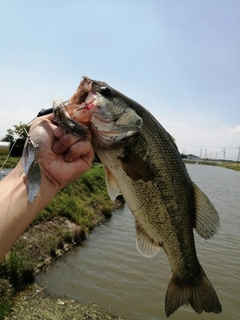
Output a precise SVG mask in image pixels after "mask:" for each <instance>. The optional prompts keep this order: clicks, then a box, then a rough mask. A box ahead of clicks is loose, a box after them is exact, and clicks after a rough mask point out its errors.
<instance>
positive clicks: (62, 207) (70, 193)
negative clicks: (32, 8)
mask: <svg viewBox="0 0 240 320" xmlns="http://www.w3.org/2000/svg"><path fill="white" fill-rule="evenodd" d="M116 206H117V204H116V203H115V202H113V201H111V200H110V199H109V196H108V192H107V188H106V184H105V177H104V169H103V166H102V165H96V166H93V167H92V168H91V169H90V170H88V171H87V172H86V173H85V174H84V175H83V176H82V177H81V178H80V179H78V180H76V181H75V182H73V183H72V184H70V185H68V186H66V187H65V188H63V190H61V191H60V192H59V193H58V194H57V195H56V197H55V198H54V199H53V201H52V202H51V203H50V204H49V205H48V206H47V207H46V208H45V209H44V210H42V211H41V212H40V214H39V215H38V217H37V218H36V219H35V220H34V222H33V223H32V224H31V226H30V227H29V228H28V230H27V232H26V233H25V234H24V235H23V236H21V237H20V238H19V240H18V241H17V242H16V243H15V244H14V246H13V247H12V248H11V250H10V251H9V253H8V254H7V255H6V257H5V259H4V260H3V262H1V263H0V303H1V304H0V320H1V319H3V317H4V315H7V313H8V312H9V310H10V307H11V299H9V297H8V294H7V293H6V292H5V293H4V292H3V290H2V288H1V287H2V284H1V281H6V283H8V287H9V288H13V291H18V290H21V289H22V288H24V286H26V284H29V283H31V282H33V281H34V275H35V272H36V270H39V268H40V269H44V268H46V261H49V259H53V258H56V257H58V256H59V250H60V252H61V250H62V249H64V247H66V246H67V245H69V246H71V245H73V244H80V243H81V241H82V240H83V239H84V238H85V235H86V233H87V232H89V231H90V230H91V229H92V228H93V227H94V226H96V225H97V224H98V222H99V221H101V220H102V219H103V218H104V217H106V218H109V217H110V216H111V213H112V211H113V210H114V209H115V208H116ZM66 221H68V222H67V223H68V225H69V224H72V225H73V228H68V227H67V225H66ZM49 257H50V258H49ZM42 266H43V267H42ZM1 317H2V318H1Z"/></svg>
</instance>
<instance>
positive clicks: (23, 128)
mask: <svg viewBox="0 0 240 320" xmlns="http://www.w3.org/2000/svg"><path fill="white" fill-rule="evenodd" d="M29 129H30V126H29V125H26V124H24V123H21V122H20V123H19V125H17V124H15V125H14V129H8V130H7V134H6V135H5V137H4V138H3V139H2V140H3V141H9V142H11V145H10V148H12V146H13V144H14V147H13V149H12V151H11V156H12V157H20V156H21V155H22V150H23V147H24V143H25V140H26V137H27V133H28V132H29Z"/></svg>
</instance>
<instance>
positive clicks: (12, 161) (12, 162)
mask: <svg viewBox="0 0 240 320" xmlns="http://www.w3.org/2000/svg"><path fill="white" fill-rule="evenodd" d="M6 158H7V154H1V155H0V168H1V167H2V165H3V164H4V162H5V160H6ZM19 160H20V158H17V157H9V158H8V160H7V161H6V163H5V164H4V168H14V167H16V165H17V163H18V161H19Z"/></svg>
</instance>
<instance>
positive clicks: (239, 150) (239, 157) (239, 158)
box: [237, 147, 240, 165]
mask: <svg viewBox="0 0 240 320" xmlns="http://www.w3.org/2000/svg"><path fill="white" fill-rule="evenodd" d="M239 161H240V147H238V159H237V165H238V163H239Z"/></svg>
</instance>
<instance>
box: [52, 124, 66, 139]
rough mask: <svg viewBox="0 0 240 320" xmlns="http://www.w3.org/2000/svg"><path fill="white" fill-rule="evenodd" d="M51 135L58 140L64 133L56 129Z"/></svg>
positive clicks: (58, 128)
mask: <svg viewBox="0 0 240 320" xmlns="http://www.w3.org/2000/svg"><path fill="white" fill-rule="evenodd" d="M53 133H54V136H55V138H56V139H60V138H61V137H63V136H64V131H63V130H62V129H61V128H60V127H56V128H55V129H54V131H53Z"/></svg>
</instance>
